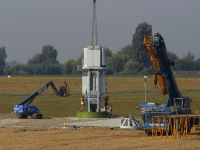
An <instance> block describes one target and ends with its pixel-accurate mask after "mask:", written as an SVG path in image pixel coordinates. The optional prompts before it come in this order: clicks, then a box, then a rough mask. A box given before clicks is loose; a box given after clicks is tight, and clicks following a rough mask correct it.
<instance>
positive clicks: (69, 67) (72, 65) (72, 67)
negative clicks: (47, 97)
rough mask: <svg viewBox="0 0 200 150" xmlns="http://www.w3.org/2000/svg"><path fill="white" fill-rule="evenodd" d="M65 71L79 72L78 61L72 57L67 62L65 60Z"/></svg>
mask: <svg viewBox="0 0 200 150" xmlns="http://www.w3.org/2000/svg"><path fill="white" fill-rule="evenodd" d="M63 73H64V74H68V75H71V74H73V75H74V74H77V65H76V61H75V60H72V59H70V60H68V61H67V62H65V64H64V67H63Z"/></svg>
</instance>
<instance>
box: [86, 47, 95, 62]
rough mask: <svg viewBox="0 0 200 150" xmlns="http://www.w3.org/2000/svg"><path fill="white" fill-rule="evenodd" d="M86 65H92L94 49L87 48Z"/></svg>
mask: <svg viewBox="0 0 200 150" xmlns="http://www.w3.org/2000/svg"><path fill="white" fill-rule="evenodd" d="M87 66H94V50H87Z"/></svg>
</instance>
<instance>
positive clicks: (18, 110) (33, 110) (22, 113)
mask: <svg viewBox="0 0 200 150" xmlns="http://www.w3.org/2000/svg"><path fill="white" fill-rule="evenodd" d="M49 86H51V87H52V89H53V91H54V92H55V94H56V95H57V96H63V95H64V93H66V91H64V88H59V91H58V90H57V88H56V87H55V85H54V83H53V82H52V81H49V82H48V83H47V84H45V85H44V86H42V87H41V88H39V89H38V90H37V91H35V92H34V93H33V94H31V95H30V96H28V97H27V98H26V99H24V100H23V101H22V102H20V103H19V104H17V105H14V113H15V114H16V115H17V117H18V118H19V119H26V118H33V119H42V118H43V115H42V114H41V113H40V110H39V109H38V108H37V107H36V106H33V105H30V104H31V102H32V101H33V100H34V98H35V97H36V96H38V95H39V94H40V93H42V92H43V91H44V90H46V89H48V87H49Z"/></svg>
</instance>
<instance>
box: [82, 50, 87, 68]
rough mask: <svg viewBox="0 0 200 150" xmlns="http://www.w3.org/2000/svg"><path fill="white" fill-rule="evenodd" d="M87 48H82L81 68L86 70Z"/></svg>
mask: <svg viewBox="0 0 200 150" xmlns="http://www.w3.org/2000/svg"><path fill="white" fill-rule="evenodd" d="M87 51H88V49H87V48H84V50H83V65H82V66H83V68H87Z"/></svg>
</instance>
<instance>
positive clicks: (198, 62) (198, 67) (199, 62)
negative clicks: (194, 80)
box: [195, 58, 200, 70]
mask: <svg viewBox="0 0 200 150" xmlns="http://www.w3.org/2000/svg"><path fill="white" fill-rule="evenodd" d="M195 69H196V70H200V58H198V59H197V60H195Z"/></svg>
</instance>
